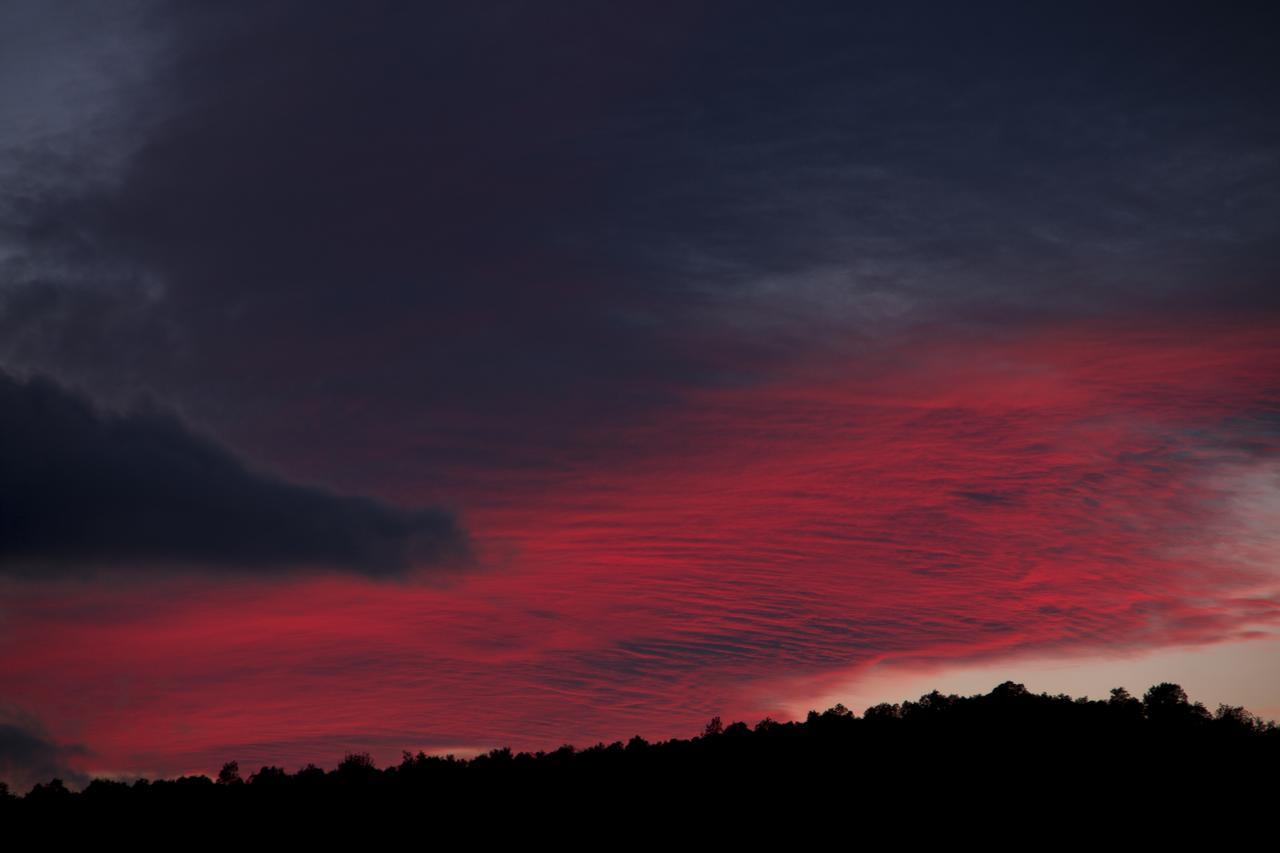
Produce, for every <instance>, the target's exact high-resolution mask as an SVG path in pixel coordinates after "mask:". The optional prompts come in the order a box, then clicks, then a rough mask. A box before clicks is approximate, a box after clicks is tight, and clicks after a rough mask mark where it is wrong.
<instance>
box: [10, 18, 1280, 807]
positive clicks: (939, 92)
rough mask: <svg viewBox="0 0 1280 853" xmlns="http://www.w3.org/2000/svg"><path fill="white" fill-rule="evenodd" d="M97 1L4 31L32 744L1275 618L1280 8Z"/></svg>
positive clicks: (77, 768) (25, 721)
mask: <svg viewBox="0 0 1280 853" xmlns="http://www.w3.org/2000/svg"><path fill="white" fill-rule="evenodd" d="M65 9H66V11H59V12H56V13H55V12H52V11H50V10H48V8H47V7H46V6H45V5H43V4H35V3H32V4H24V3H17V4H13V5H12V6H11V7H9V9H8V10H6V12H5V15H7V16H8V20H7V21H6V22H5V23H6V25H5V26H2V27H0V32H3V33H6V34H10V35H6V36H4V37H5V38H8V39H11V40H12V41H13V42H14V45H15V47H14V49H13V50H0V56H3V57H5V58H4V59H3V60H0V106H2V107H3V108H4V109H5V110H6V111H7V112H8V113H10V114H12V115H13V116H15V117H18V118H20V120H17V121H14V122H12V123H10V124H9V125H7V127H8V128H9V129H7V130H5V131H4V132H3V134H0V181H3V182H4V186H5V190H6V191H5V193H4V194H3V195H2V196H0V199H2V200H0V368H2V369H3V371H4V373H3V374H0V400H3V401H4V402H5V408H4V411H3V412H0V437H3V439H4V446H3V447H2V448H0V460H3V461H5V466H4V469H3V470H0V485H4V486H5V489H4V492H5V495H4V498H3V499H2V500H0V534H2V535H3V538H0V643H2V644H3V649H4V654H3V655H0V708H6V709H12V714H10V715H9V717H5V718H0V723H2V722H3V721H4V720H5V719H9V718H12V720H13V721H14V722H13V723H12V725H10V724H9V723H4V725H5V726H8V727H7V728H3V727H0V734H4V737H5V738H6V740H5V741H4V743H5V744H8V746H6V747H5V748H6V749H7V750H8V752H7V753H6V755H9V756H11V757H8V758H6V761H8V762H9V764H7V765H6V769H4V772H5V773H7V774H9V777H10V778H12V779H21V780H24V784H25V780H27V779H29V778H34V777H38V776H39V775H40V774H42V773H45V772H46V771H47V770H48V769H49V768H56V769H58V770H59V771H60V772H62V773H63V775H64V776H66V777H67V778H68V780H69V781H74V780H76V779H79V778H82V777H80V776H79V775H77V774H83V773H88V772H103V773H113V774H121V775H132V774H139V773H144V774H154V773H179V772H206V773H208V772H212V771H214V770H216V769H217V767H219V766H220V765H221V763H222V762H223V761H226V760H230V759H233V758H234V759H238V760H239V761H240V762H241V764H242V766H245V767H253V766H256V765H258V764H262V763H274V764H283V765H286V766H289V767H293V766H295V765H300V764H302V763H305V762H307V761H316V762H318V763H327V764H332V763H333V762H334V761H335V760H336V759H337V758H340V757H341V754H342V752H343V751H344V750H350V749H368V750H370V751H372V752H373V753H374V755H375V756H376V757H378V758H379V760H382V761H385V760H390V759H393V758H395V757H398V756H399V754H400V750H401V749H415V750H416V749H419V748H421V749H427V750H429V751H449V750H453V751H466V750H470V749H480V748H487V747H490V746H493V745H497V744H511V745H513V746H515V747H520V748H532V749H540V748H546V749H549V748H554V747H555V746H558V745H559V744H560V743H563V742H566V741H568V742H576V743H579V744H584V743H590V742H595V741H596V740H598V739H602V740H606V741H611V740H614V739H619V738H626V737H629V736H630V735H632V734H635V733H641V734H643V735H645V736H647V737H664V736H670V735H687V734H690V733H692V732H694V731H697V730H698V729H699V728H700V727H701V725H702V723H704V722H705V720H706V719H707V718H708V717H709V716H710V715H712V714H719V715H722V716H724V717H725V718H726V719H728V718H740V717H741V718H745V719H756V718H759V717H762V716H764V715H766V714H769V715H772V716H775V717H782V716H785V715H787V714H788V713H790V712H791V711H792V709H794V708H795V707H797V703H799V702H802V701H804V699H805V697H812V696H829V695H831V693H832V691H833V690H835V689H837V687H838V686H839V685H847V684H849V683H856V682H857V679H858V678H859V677H860V674H861V673H866V672H869V671H870V670H871V669H872V668H876V670H877V671H883V669H884V668H885V667H890V668H892V667H893V666H901V667H904V668H911V670H912V671H914V672H918V671H920V670H921V669H922V668H923V669H924V670H926V671H928V670H930V669H932V671H938V672H944V671H947V670H948V668H951V667H959V666H963V665H971V664H973V663H974V662H976V661H985V662H987V663H992V662H999V661H1001V660H1012V659H1014V658H1017V657H1020V656H1027V655H1045V656H1049V655H1056V656H1072V655H1077V656H1081V657H1089V656H1096V657H1104V658H1105V657H1107V656H1115V655H1120V654H1129V653H1137V652H1143V651H1157V650H1164V651H1166V652H1167V651H1169V650H1177V649H1181V648H1188V647H1199V646H1206V645H1209V644H1229V643H1231V642H1235V641H1244V640H1250V639H1257V638H1261V637H1267V636H1272V635H1274V634H1275V633H1276V632H1277V631H1280V625H1278V624H1277V622H1278V621H1280V541H1278V537H1277V534H1276V533H1275V532H1274V531H1276V530H1278V529H1280V455H1278V453H1280V320H1278V319H1277V313H1276V309H1277V307H1278V306H1277V302H1276V295H1277V293H1280V288H1278V287H1277V278H1278V276H1280V248H1278V247H1280V234H1277V233H1276V232H1277V223H1280V118H1277V114H1276V111H1275V110H1274V108H1273V106H1272V104H1271V97H1272V93H1273V92H1274V87H1275V85H1276V84H1277V82H1280V69H1277V63H1276V60H1275V56H1274V49H1273V46H1274V36H1275V35H1276V34H1277V33H1278V32H1280V29H1277V21H1276V13H1275V12H1274V10H1271V9H1268V8H1266V7H1263V6H1259V7H1258V8H1256V9H1254V8H1251V7H1250V6H1249V4H1243V5H1240V6H1238V7H1236V8H1234V9H1233V10H1231V11H1230V12H1226V11H1222V10H1218V9H1215V8H1214V7H1212V6H1211V5H1209V4H1168V3H1166V4H1161V5H1159V6H1153V7H1151V10H1147V9H1145V8H1141V7H1140V6H1138V5H1135V6H1133V7H1132V9H1122V10H1118V11H1117V10H1115V9H1114V8H1110V7H1108V9H1107V10H1105V14H1104V12H1103V10H1102V9H1101V8H1099V9H1098V10H1097V11H1096V13H1095V11H1094V10H1092V9H1091V8H1088V7H1081V8H1078V9H1073V10H1072V11H1071V14H1070V15H1067V14H1062V15H1059V14H1056V13H1054V12H1046V11H1038V10H1033V9H1028V8H1025V4H1020V5H1019V4H1003V3H989V4H978V5H977V7H976V8H971V7H969V6H966V7H964V8H960V7H957V6H955V5H954V4H925V3H922V4H915V5H912V4H907V5H906V6H901V7H895V11H892V12H890V11H886V10H884V9H878V8H875V7H874V6H872V5H859V4H830V5H828V4H823V3H814V4H805V5H804V7H803V8H800V9H797V10H794V11H791V10H789V11H788V12H786V13H785V14H783V13H780V12H779V11H778V10H777V9H776V8H765V7H756V6H754V5H752V4H739V3H735V4H715V3H710V4H674V5H671V6H663V5H661V4H658V5H654V4H643V5H636V6H632V7H630V8H626V9H623V8H620V7H617V6H616V5H615V6H611V7H607V8H606V7H599V8H596V7H592V6H589V5H586V4H583V5H580V6H579V5H575V4H552V5H550V6H549V5H547V4H527V5H526V4H519V3H516V4H473V5H471V6H468V7H467V9H466V10H464V11H459V10H441V9H439V8H434V9H433V8H427V7H420V6H414V5H407V4H390V3H389V4H379V3H370V4H364V5H362V6H361V7H360V9H359V10H357V11H353V10H352V9H351V8H350V7H349V6H344V7H341V8H339V7H337V6H334V7H333V8H329V7H328V5H327V4H323V3H320V4H317V3H307V4H292V3H277V4H270V5H266V6H264V5H260V4H243V5H240V4H226V5H219V6H218V7H214V8H205V9H195V8H185V7H184V8H178V7H174V6H161V5H153V4H150V3H145V2H141V3H137V4H118V5H113V6H112V7H111V8H110V9H109V10H108V9H106V8H105V7H102V6H100V5H98V4H85V5H84V6H83V7H76V6H74V4H73V5H72V6H67V7H65ZM17 45H44V46H46V47H47V48H49V49H48V50H39V51H37V50H33V49H30V48H27V49H22V50H20V49H18V47H17ZM50 57H60V58H58V59H51V58H50ZM32 81H39V86H36V87H34V88H33V85H32ZM33 93H36V94H33ZM140 395H141V398H142V399H146V400H152V401H158V404H157V403H154V402H153V403H147V404H145V405H141V406H140V405H138V404H137V403H136V402H135V401H136V400H137V399H139V396H140ZM442 569H449V571H447V572H444V571H441V570H442ZM1277 683H1280V682H1277ZM1129 686H1130V687H1131V688H1137V689H1141V688H1143V687H1145V686H1147V685H1138V684H1134V685H1129ZM882 698H884V699H890V700H896V699H899V698H902V697H898V696H885V697H882ZM1203 698H1204V700H1205V701H1206V702H1212V701H1216V700H1217V699H1218V698H1219V697H1203ZM1222 698H1224V699H1225V698H1228V697H1222ZM1278 702H1280V700H1278ZM37 721H38V722H37ZM12 756H16V757H12ZM23 756H26V758H23Z"/></svg>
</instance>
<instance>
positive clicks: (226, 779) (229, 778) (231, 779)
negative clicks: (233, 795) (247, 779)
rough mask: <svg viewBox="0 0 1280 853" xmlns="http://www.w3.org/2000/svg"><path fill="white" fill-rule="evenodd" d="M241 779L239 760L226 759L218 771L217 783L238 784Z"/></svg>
mask: <svg viewBox="0 0 1280 853" xmlns="http://www.w3.org/2000/svg"><path fill="white" fill-rule="evenodd" d="M243 781H244V780H243V779H241V778H240V762H238V761H228V762H227V763H226V764H224V765H222V769H221V770H219V771H218V784H219V785H239V784H240V783H242V782H243Z"/></svg>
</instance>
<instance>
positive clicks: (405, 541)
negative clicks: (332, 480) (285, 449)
mask: <svg viewBox="0 0 1280 853" xmlns="http://www.w3.org/2000/svg"><path fill="white" fill-rule="evenodd" d="M0 495H3V498H0V573H4V574H10V575H21V576H31V577H51V576H58V575H64V574H67V573H73V572H82V571H86V570H104V569H129V570H156V569H161V570H168V569H173V568H182V569H191V570H201V571H218V572H247V573H259V574H272V573H278V572H281V571H288V570H296V569H302V568H311V569H314V568H329V569H335V570H340V571H346V572H354V573H357V574H363V575H369V576H386V575H395V574H400V573H403V572H406V571H407V570H409V569H410V568H411V567H412V566H414V565H417V564H426V563H438V562H440V561H442V560H444V559H446V558H448V557H451V556H452V557H456V556H458V555H459V553H460V550H461V547H462V534H461V532H460V530H459V529H458V527H457V525H456V524H455V522H454V520H453V519H452V517H451V516H450V515H449V514H448V513H446V512H443V511H440V510H406V509H400V508H397V507H393V506H388V505H386V504H383V503H380V502H378V501H375V500H371V499H369V498H364V497H353V496H347V495H338V494H333V493H330V492H327V491H324V490H321V489H318V488H313V487H308V486H302V485H297V484H294V483H289V482H285V481H283V480H279V479H275V478H273V477H270V476H268V475H265V474H261V473H257V472H255V471H253V470H251V469H249V468H248V467H246V466H245V464H244V463H242V462H241V461H240V460H238V459H237V458H236V457H235V456H234V455H232V454H231V453H230V452H229V451H228V450H226V449H225V448H223V447H220V446H219V445H217V444H215V443H213V442H212V441H210V440H208V439H205V438H202V437H200V436H198V435H196V434H195V433H193V432H192V431H191V430H189V429H188V428H187V427H186V426H185V425H184V424H183V423H182V422H181V421H179V420H177V419H176V418H174V417H172V416H169V415H166V414H163V413H160V412H157V411H147V410H137V411H133V412H128V413H112V412H105V411H100V410H98V409H96V408H95V407H94V406H93V405H91V404H90V403H89V402H87V401H86V400H85V399H82V398H81V397H79V396H77V395H75V394H73V393H72V392H70V391H68V390H67V389H65V388H63V387H61V386H59V385H57V384H55V383H53V382H51V381H49V380H47V379H41V378H35V379H29V380H26V381H22V380H19V379H16V378H14V377H11V376H7V375H3V374H0Z"/></svg>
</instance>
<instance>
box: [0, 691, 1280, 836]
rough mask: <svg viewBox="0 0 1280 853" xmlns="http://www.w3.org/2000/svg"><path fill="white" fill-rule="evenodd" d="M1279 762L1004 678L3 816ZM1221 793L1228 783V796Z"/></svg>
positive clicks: (691, 796)
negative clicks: (663, 732)
mask: <svg viewBox="0 0 1280 853" xmlns="http://www.w3.org/2000/svg"><path fill="white" fill-rule="evenodd" d="M1277 758H1280V726H1277V724H1276V723H1275V722H1274V721H1264V720H1263V719H1261V718H1260V717H1258V716H1256V715H1254V714H1252V713H1250V712H1249V711H1247V710H1245V709H1244V708H1241V707H1236V706H1229V705H1219V706H1218V708H1217V709H1216V711H1212V712H1211V711H1210V710H1209V709H1208V708H1207V707H1206V706H1204V705H1203V704H1201V703H1200V702H1191V701H1190V700H1189V698H1188V697H1187V694H1186V692H1185V691H1184V690H1183V689H1182V688H1181V687H1180V686H1179V685H1177V684H1171V683H1162V684H1157V685H1155V686H1153V687H1151V688H1150V689H1149V690H1147V691H1146V692H1145V694H1144V695H1143V696H1142V697H1141V698H1138V697H1135V696H1133V695H1131V694H1130V693H1129V692H1128V691H1126V690H1125V689H1123V688H1116V689H1115V690H1112V691H1111V695H1110V696H1109V697H1108V698H1106V699H1102V700H1092V699H1088V698H1086V697H1081V698H1072V697H1070V696H1067V695H1048V694H1044V693H1041V694H1035V693H1031V692H1030V691H1028V690H1027V689H1026V688H1025V687H1024V686H1023V685H1021V684H1016V683H1014V682H1005V683H1003V684H1000V685H999V686H997V687H996V688H994V689H993V690H992V691H991V692H990V693H987V694H985V695H975V696H969V697H962V696H956V695H944V694H942V693H940V692H938V691H936V690H935V691H933V692H932V693H929V694H927V695H924V696H921V697H920V698H919V699H918V700H916V701H905V702H902V703H900V704H887V703H885V704H879V705H875V706H872V707H870V708H867V709H866V711H865V712H864V713H863V714H862V715H861V716H858V715H856V714H854V713H853V712H851V711H850V710H849V709H847V708H845V707H844V706H843V705H836V706H835V707H832V708H829V709H827V710H826V711H824V712H821V713H819V712H817V711H810V712H809V714H808V716H807V718H806V719H804V720H798V721H794V722H779V721H775V720H772V719H769V718H766V719H763V720H760V721H759V722H757V723H755V724H754V725H748V724H747V723H745V722H741V721H739V722H732V723H730V724H727V725H726V724H724V723H723V722H722V721H721V719H720V718H719V717H713V718H712V719H711V720H710V721H709V722H708V723H707V724H706V726H705V727H704V729H703V731H702V732H701V733H700V734H697V735H695V736H693V737H690V738H688V739H672V740H667V741H659V742H652V743H651V742H649V741H647V740H645V739H644V738H642V737H640V736H639V735H636V736H634V737H632V738H631V739H630V740H628V741H626V742H623V741H615V742H613V743H610V744H604V743H597V744H595V745H594V746H590V747H587V748H582V749H579V748H576V747H574V746H570V745H565V746H562V747H560V748H559V749H555V750H553V751H550V752H546V751H538V752H518V753H517V752H513V751H512V750H511V749H509V748H499V749H493V750H490V751H489V752H486V753H483V754H480V755H477V756H475V757H472V758H459V757H456V756H454V755H443V756H440V755H427V754H425V753H423V752H418V753H417V754H413V753H410V752H408V751H405V752H404V753H403V755H402V760H401V761H400V762H399V763H398V764H392V765H390V766H387V767H381V768H380V767H378V766H377V764H376V763H375V761H374V760H373V758H372V757H371V756H370V755H369V754H368V753H364V752H354V753H348V754H347V755H346V756H345V757H344V758H343V759H342V760H341V761H340V762H339V763H338V764H337V766H336V767H334V768H333V769H331V770H325V769H322V768H320V767H317V766H316V765H314V764H309V765H307V766H306V767H303V768H301V769H299V770H297V771H296V772H293V773H290V772H287V771H286V770H285V769H283V768H281V767H275V766H263V767H260V768H258V769H255V770H249V769H247V768H244V769H242V768H241V767H240V765H239V763H238V762H237V761H235V760H231V761H228V762H226V763H225V764H224V765H223V767H222V768H221V769H220V770H219V771H218V772H217V774H216V775H215V777H213V778H210V777H208V776H204V775H197V776H182V777H179V778H176V779H159V780H148V779H136V780H132V781H123V780H118V779H101V778H99V779H93V780H92V781H91V782H90V783H89V784H88V785H87V786H86V787H85V788H84V789H83V790H82V791H80V792H73V791H72V790H70V789H69V788H68V787H67V786H66V785H65V784H64V783H63V782H62V781H61V780H59V779H53V780H51V781H49V782H47V783H40V784H37V785H35V787H33V788H32V789H31V790H30V791H29V792H28V793H27V794H26V795H25V796H22V797H19V796H17V795H16V794H15V793H13V792H10V791H9V790H8V789H7V788H2V789H0V816H3V815H8V816H11V817H18V816H22V815H28V816H35V815H46V816H47V815H50V814H58V813H75V814H86V815H98V816H101V815H103V814H114V815H117V816H127V815H131V814H134V815H140V816H144V817H145V816H147V815H151V814H154V815H157V816H159V815H165V816H166V817H169V818H172V817H173V816H174V815H175V814H182V813H184V812H186V811H194V812H205V811H207V810H214V811H218V812H223V811H225V812H227V813H229V814H235V813H237V810H240V811H243V812H244V813H245V814H250V813H252V814H259V815H262V814H277V813H280V812H279V810H281V809H284V810H286V811H285V812H284V813H289V810H291V809H295V808H302V809H309V808H311V807H316V806H324V807H326V808H327V807H336V808H341V807H346V806H352V805H359V806H360V807H361V808H365V807H369V806H374V807H390V808H393V809H398V808H414V807H417V806H421V805H423V804H424V803H430V804H431V805H432V806H433V807H434V808H442V807H447V808H449V809H450V810H452V811H453V812H454V813H457V814H479V813H480V812H481V811H483V810H485V809H489V808H501V809H505V810H510V809H518V810H519V809H527V810H528V812H527V813H528V814H531V815H532V814H535V813H537V810H539V809H543V808H546V807H548V805H549V804H552V803H559V804H561V805H563V804H564V803H566V802H568V803H575V804H578V805H581V806H583V807H586V806H592V807H593V808H596V809H600V808H604V809H605V812H604V813H605V814H607V813H608V809H609V807H610V806H609V804H610V803H613V804H617V803H621V802H628V803H632V804H648V805H650V806H663V807H668V808H681V807H689V806H690V804H692V803H697V802H705V801H706V800H707V799H708V798H711V799H713V800H716V801H717V802H721V803H727V802H730V801H733V800H735V798H737V797H740V796H743V795H747V794H752V795H754V796H760V795H763V794H767V795H768V796H769V797H772V798H775V800H776V801H781V800H782V799H785V798H787V797H795V796H800V795H801V792H808V793H804V794H803V796H809V795H811V794H812V795H814V796H819V795H832V794H833V792H836V791H840V792H845V793H849V794H855V795H857V796H859V797H860V798H862V800H863V801H867V800H886V801H887V800H894V801H895V802H897V800H896V799H895V798H900V797H903V796H907V794H906V793H904V792H911V794H910V796H912V797H925V798H926V799H928V798H932V799H933V800H944V799H945V800H946V801H947V802H949V803H950V804H951V805H953V806H955V805H958V804H960V803H965V802H976V801H977V800H979V799H980V798H983V797H987V796H990V795H992V794H993V793H998V794H999V796H1001V797H1004V798H1006V799H1007V798H1010V797H1012V798H1013V799H1014V801H1018V800H1027V799H1029V798H1032V797H1033V792H1034V796H1036V797H1040V796H1043V795H1045V793H1046V792H1055V796H1057V795H1063V794H1064V793H1067V792H1073V791H1074V792H1076V793H1079V792H1081V791H1088V792H1089V793H1090V796H1093V797H1099V798H1101V799H1102V800H1107V799H1108V798H1111V801H1112V802H1120V801H1121V800H1119V799H1116V797H1119V796H1121V795H1123V796H1124V798H1125V801H1127V800H1129V799H1132V798H1133V797H1134V796H1142V797H1163V796H1164V795H1166V794H1169V793H1172V792H1174V791H1179V790H1180V791H1182V792H1183V793H1184V794H1185V793H1186V792H1188V791H1201V790H1204V791H1214V790H1216V791H1219V792H1221V791H1223V790H1226V789H1231V790H1236V789H1237V788H1236V786H1239V789H1240V790H1250V791H1252V792H1253V793H1255V794H1259V795H1264V794H1265V795H1267V796H1270V793H1268V792H1271V793H1274V791H1275V788H1276V781H1275V775H1274V772H1273V768H1274V767H1275V766H1276V759H1277ZM1196 780H1199V781H1198V782H1197V781H1196ZM1224 780H1226V781H1228V782H1230V783H1231V784H1230V785H1228V786H1226V787H1225V788H1224V786H1223V785H1222V784H1221V783H1222V782H1223V781H1224ZM753 792H754V793H753ZM566 798H568V799H566ZM775 804H776V803H775Z"/></svg>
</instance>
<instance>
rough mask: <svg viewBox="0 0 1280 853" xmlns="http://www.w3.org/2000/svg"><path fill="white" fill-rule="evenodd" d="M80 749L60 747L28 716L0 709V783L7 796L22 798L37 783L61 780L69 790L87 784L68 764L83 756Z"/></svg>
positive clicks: (85, 778) (84, 778)
mask: <svg viewBox="0 0 1280 853" xmlns="http://www.w3.org/2000/svg"><path fill="white" fill-rule="evenodd" d="M84 751H85V750H84V748H83V747H80V746H62V745H59V744H57V743H54V742H53V741H51V740H49V739H48V737H47V736H46V735H45V734H44V732H43V731H42V730H41V727H40V726H39V724H38V723H37V722H36V721H35V720H33V719H32V718H31V717H30V716H29V715H25V714H19V713H16V712H13V711H11V710H6V709H5V708H3V707H0V782H4V783H5V784H7V785H8V786H9V789H10V793H13V794H18V795H22V794H25V793H26V792H27V791H28V790H30V788H31V786H32V785H34V784H36V783H45V782H49V781H50V780H52V779H61V780H62V781H63V782H64V783H66V784H67V785H68V786H71V787H76V788H78V787H80V786H82V785H84V784H85V783H86V782H88V781H89V778H88V776H86V775H85V774H84V773H82V772H80V771H78V770H75V769H73V768H71V767H70V766H69V765H68V761H69V760H72V759H74V757H75V756H78V755H82V754H83V753H84Z"/></svg>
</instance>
